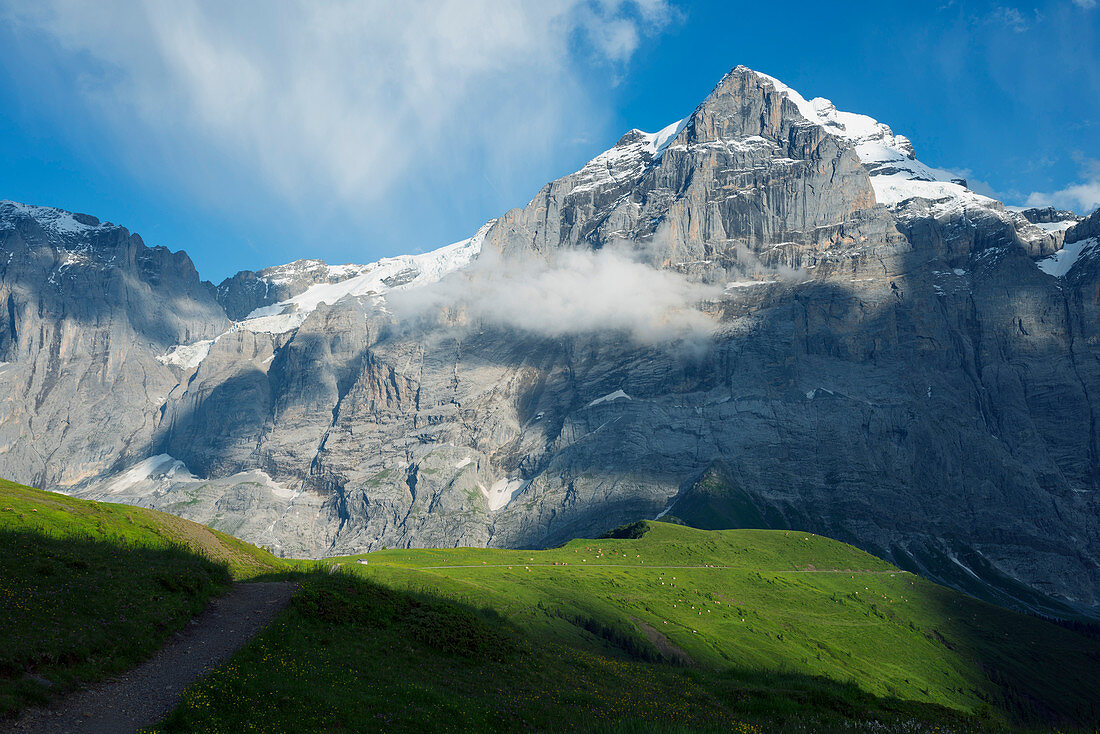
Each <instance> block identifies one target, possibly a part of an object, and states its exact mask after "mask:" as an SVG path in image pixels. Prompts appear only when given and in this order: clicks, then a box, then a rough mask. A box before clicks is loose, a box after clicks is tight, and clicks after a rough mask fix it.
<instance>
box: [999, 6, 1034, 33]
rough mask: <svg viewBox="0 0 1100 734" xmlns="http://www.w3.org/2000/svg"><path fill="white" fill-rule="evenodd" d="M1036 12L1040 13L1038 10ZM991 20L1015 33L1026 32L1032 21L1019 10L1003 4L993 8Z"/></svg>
mask: <svg viewBox="0 0 1100 734" xmlns="http://www.w3.org/2000/svg"><path fill="white" fill-rule="evenodd" d="M1036 13H1038V11H1036ZM989 22H991V23H994V24H996V25H1002V26H1004V27H1005V28H1008V29H1009V30H1011V31H1013V32H1014V33H1024V32H1025V31H1027V29H1028V28H1030V27H1031V23H1030V22H1029V21H1028V19H1027V18H1025V17H1024V14H1023V13H1021V12H1020V11H1019V10H1017V9H1016V8H1007V7H1003V6H997V7H996V8H994V9H993V11H992V12H991V13H990V14H989Z"/></svg>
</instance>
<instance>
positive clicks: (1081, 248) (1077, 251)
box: [1036, 237, 1100, 278]
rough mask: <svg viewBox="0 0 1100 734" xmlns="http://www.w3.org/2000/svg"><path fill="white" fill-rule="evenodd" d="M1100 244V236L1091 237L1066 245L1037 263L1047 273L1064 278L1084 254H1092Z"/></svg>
mask: <svg viewBox="0 0 1100 734" xmlns="http://www.w3.org/2000/svg"><path fill="white" fill-rule="evenodd" d="M1097 245H1100V237H1089V238H1088V239H1084V240H1080V241H1078V242H1073V243H1071V244H1068V245H1066V246H1065V247H1063V248H1062V249H1061V250H1058V252H1056V253H1054V254H1053V255H1051V256H1050V257H1045V258H1043V259H1042V260H1039V261H1038V262H1037V263H1036V265H1038V266H1039V269H1040V270H1042V271H1043V272H1044V273H1046V274H1047V275H1053V276H1054V277H1055V278H1064V277H1065V276H1066V273H1068V272H1069V271H1070V269H1072V268H1073V266H1074V265H1076V264H1077V262H1078V261H1079V260H1080V259H1081V256H1082V255H1087V254H1091V253H1092V252H1094V251H1095V250H1096V248H1097Z"/></svg>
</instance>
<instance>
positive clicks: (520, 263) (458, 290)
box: [386, 246, 722, 344]
mask: <svg viewBox="0 0 1100 734" xmlns="http://www.w3.org/2000/svg"><path fill="white" fill-rule="evenodd" d="M633 254H636V253H631V252H629V250H628V249H626V248H617V247H614V246H610V247H606V248H603V249H601V250H598V251H594V252H593V251H591V250H565V251H560V252H554V253H552V254H551V255H550V256H549V257H548V258H546V259H543V258H538V257H535V256H530V257H523V256H510V257H508V258H502V257H500V256H496V255H495V253H493V252H492V251H483V252H482V258H481V259H480V260H479V261H478V262H477V264H476V265H475V266H474V267H472V268H470V269H468V270H466V271H462V272H460V273H457V274H455V275H453V276H451V277H450V278H446V279H444V280H442V281H440V282H438V283H435V284H433V285H430V286H426V287H424V288H418V289H413V290H408V291H400V292H392V293H389V294H387V296H386V299H387V304H388V305H389V307H390V308H391V309H392V310H393V312H394V313H395V314H397V315H398V316H400V317H401V318H403V319H405V320H407V321H409V320H411V321H412V322H414V323H415V322H416V321H417V320H419V319H425V318H426V319H437V318H439V315H440V314H445V315H447V317H448V318H450V319H452V320H453V319H456V318H457V319H458V322H459V323H462V324H490V325H496V326H506V327H509V328H516V329H523V330H525V331H530V332H533V333H536V334H541V335H543V336H550V337H559V336H564V335H568V334H581V333H587V332H606V331H618V332H623V333H626V334H627V335H629V337H630V338H632V339H634V340H635V341H637V342H640V343H643V344H668V343H681V344H682V343H685V342H686V343H692V344H694V343H699V342H702V341H704V340H705V339H706V338H707V337H709V336H710V335H711V334H712V333H713V331H714V329H715V327H716V322H715V320H714V319H713V318H712V317H711V316H710V315H708V314H707V313H705V312H704V311H703V310H700V302H702V301H706V300H710V299H717V298H718V297H720V296H721V294H722V290H721V288H720V287H717V286H710V285H704V284H701V283H697V282H693V281H691V280H688V279H687V278H685V277H684V276H682V275H680V274H679V273H675V272H672V271H669V270H661V269H657V268H654V267H651V266H650V265H647V264H645V263H643V262H639V261H637V260H635V259H634V258H633V256H632V255H633Z"/></svg>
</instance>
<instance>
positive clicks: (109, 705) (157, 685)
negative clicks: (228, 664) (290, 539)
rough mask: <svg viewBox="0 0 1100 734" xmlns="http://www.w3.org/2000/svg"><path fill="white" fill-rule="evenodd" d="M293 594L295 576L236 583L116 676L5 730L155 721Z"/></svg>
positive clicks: (112, 732)
mask: <svg viewBox="0 0 1100 734" xmlns="http://www.w3.org/2000/svg"><path fill="white" fill-rule="evenodd" d="M293 594H294V585H293V584H292V583H290V582H265V583H252V584H234V586H233V588H232V590H231V591H230V592H229V593H228V594H226V595H224V596H222V597H219V598H217V599H215V600H214V601H213V602H211V604H210V606H209V607H208V608H207V609H206V611H204V612H202V613H201V614H199V615H198V616H197V617H195V618H194V619H193V620H191V621H190V622H188V624H187V626H185V627H184V628H183V629H182V630H180V631H179V632H178V633H176V634H175V635H174V636H173V637H171V638H169V640H168V641H167V642H166V643H165V645H164V647H162V648H161V649H160V650H159V651H157V652H156V653H155V654H154V655H153V657H151V658H150V659H149V660H146V661H145V662H144V663H142V664H141V665H139V666H138V667H136V668H134V669H133V670H130V671H127V672H125V673H122V674H120V675H118V676H117V677H115V678H112V679H110V680H106V681H103V682H101V683H98V684H96V685H94V686H92V687H91V688H88V689H85V690H82V691H76V692H74V693H71V694H68V695H66V696H64V697H63V698H61V699H59V700H57V701H55V702H54V703H52V704H51V705H49V706H47V707H44V708H35V709H29V710H27V711H25V712H24V713H23V714H22V716H20V717H19V718H18V719H16V720H14V721H9V722H5V723H0V731H2V732H35V733H36V734H38V733H39V732H41V733H43V734H53V733H55V732H56V733H57V734H69V733H70V732H72V733H74V734H75V733H80V734H124V733H126V732H136V731H138V730H139V729H141V728H142V727H147V726H152V725H153V724H155V723H157V722H158V721H160V720H161V719H163V718H164V717H165V716H167V715H168V713H169V712H170V711H171V710H172V709H173V708H175V706H176V703H177V702H178V701H179V697H180V694H182V693H183V691H184V689H185V688H187V687H188V686H189V685H191V684H192V683H194V682H195V681H196V680H197V679H198V678H199V677H201V676H202V675H203V674H204V673H206V672H208V671H210V670H212V669H213V668H216V667H217V666H219V665H221V664H222V663H224V662H225V661H226V660H228V659H229V657H230V656H232V655H233V653H234V652H236V651H237V650H238V649H239V648H241V647H242V646H244V644H245V643H247V642H248V641H249V640H251V639H252V637H253V636H255V635H256V633H257V632H259V631H260V630H261V629H263V628H264V627H265V626H266V625H267V624H268V623H269V622H271V620H272V619H274V618H275V615H276V614H278V613H279V612H280V611H281V610H282V609H283V607H285V606H286V604H287V602H289V601H290V597H291V596H292V595H293Z"/></svg>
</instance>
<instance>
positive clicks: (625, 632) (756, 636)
mask: <svg viewBox="0 0 1100 734" xmlns="http://www.w3.org/2000/svg"><path fill="white" fill-rule="evenodd" d="M635 530H636V532H635V533H633V534H637V531H638V530H642V531H644V530H648V532H644V534H643V535H642V536H641V537H640V538H636V539H601V540H575V541H572V542H570V543H568V544H566V545H565V546H563V547H561V548H558V549H553V550H548V551H504V550H487V549H452V550H412V551H383V552H379V553H373V554H370V555H368V556H362V557H359V558H357V559H350V558H349V559H342V560H343V561H344V563H345V566H346V567H347V568H348V569H351V571H352V572H353V573H355V574H358V575H360V576H362V577H364V578H368V579H371V580H374V581H376V582H378V583H381V584H385V585H387V586H390V587H392V588H395V589H402V590H411V591H419V592H429V591H430V592H432V593H437V594H442V595H445V596H447V597H448V598H451V599H454V600H456V601H459V602H462V603H466V604H470V605H473V606H479V607H490V608H492V609H493V610H495V611H497V612H499V613H500V614H502V615H503V616H504V617H505V618H506V619H508V620H510V621H511V622H513V623H514V624H516V625H518V626H520V627H523V628H525V629H528V630H531V631H533V632H534V633H535V634H537V635H539V636H541V637H542V638H544V639H550V640H556V641H561V642H567V643H572V644H575V645H579V646H582V647H585V646H587V647H590V648H591V647H593V646H596V647H599V648H601V649H603V650H604V651H605V652H608V653H611V654H616V653H618V654H622V655H624V656H628V655H629V656H633V657H643V658H649V659H660V658H665V659H669V660H682V661H686V660H689V659H690V661H692V662H693V663H695V664H697V665H700V666H703V667H706V668H711V669H726V668H737V669H742V670H743V669H749V670H773V671H775V670H778V671H791V672H798V673H809V674H813V675H819V676H824V677H827V678H830V679H833V680H836V681H853V682H855V683H856V684H857V685H858V686H859V687H860V688H862V689H863V690H865V691H867V692H869V693H872V694H875V695H879V696H891V697H897V698H903V699H908V700H914V701H922V702H929V703H936V704H940V705H943V706H949V707H952V708H957V709H959V710H963V711H972V712H973V711H980V710H982V709H983V708H984V707H987V706H988V707H990V708H992V709H994V710H999V711H1005V712H1008V713H1010V714H1011V715H1013V716H1015V717H1018V718H1020V719H1024V720H1043V719H1050V718H1062V719H1066V720H1070V721H1072V720H1092V719H1093V718H1094V717H1095V716H1096V714H1097V712H1096V710H1095V708H1094V707H1095V705H1096V691H1097V690H1100V643H1098V642H1097V641H1096V640H1095V639H1090V638H1086V637H1084V636H1082V635H1080V634H1077V633H1074V632H1071V631H1068V630H1066V629H1063V628H1061V627H1058V626H1056V625H1054V624H1050V623H1047V622H1045V621H1042V620H1038V619H1035V618H1032V617H1026V616H1023V615H1019V614H1015V613H1013V612H1009V611H1006V610H1004V609H1001V608H999V607H995V606H992V605H989V604H986V603H983V602H980V601H977V600H974V599H971V598H970V597H967V596H964V595H962V594H959V593H958V592H954V591H951V590H949V589H946V588H944V587H942V586H938V585H936V584H933V583H930V582H928V581H925V580H923V579H921V578H919V577H917V576H914V575H912V574H908V573H904V572H901V571H899V570H898V569H896V568H894V567H893V566H891V565H890V564H888V563H886V562H885V561H882V560H880V559H878V558H875V557H874V556H871V555H868V554H866V553H864V552H862V551H860V550H857V549H856V548H853V547H852V546H849V545H846V544H843V543H839V542H836V541H833V540H830V539H828V538H823V537H819V536H814V535H811V534H808V533H804V532H795V531H789V532H788V531H770V530H727V531H703V530H695V529H691V528H686V527H682V526H677V525H669V524H664V523H645V524H643V525H640V526H638V527H637V528H636V529H635ZM628 534H630V533H628Z"/></svg>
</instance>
